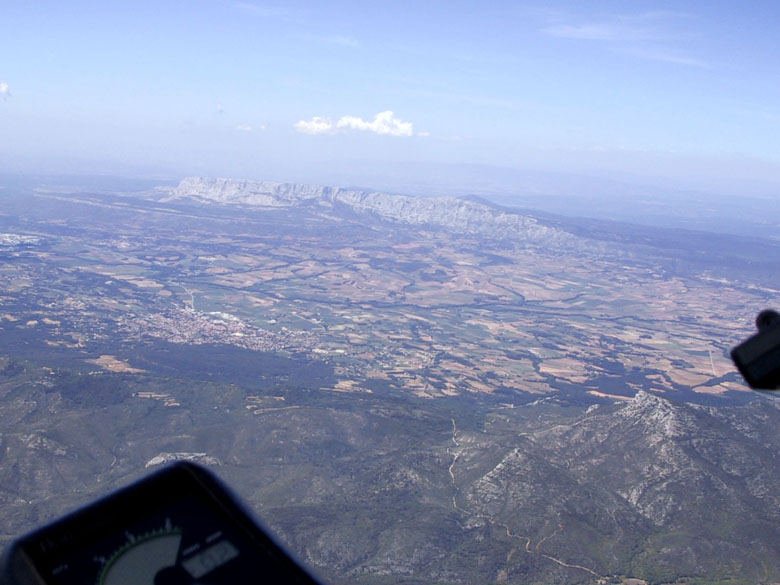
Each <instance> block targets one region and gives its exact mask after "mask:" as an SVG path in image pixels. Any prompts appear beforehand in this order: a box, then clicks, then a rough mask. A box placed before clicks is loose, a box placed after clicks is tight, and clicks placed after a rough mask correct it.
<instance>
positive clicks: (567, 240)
mask: <svg viewBox="0 0 780 585" xmlns="http://www.w3.org/2000/svg"><path fill="white" fill-rule="evenodd" d="M177 199H190V200H195V201H200V202H204V203H218V204H223V205H246V206H252V207H261V208H263V207H264V208H276V209H278V208H291V207H296V206H302V205H310V204H312V203H315V204H317V205H318V206H320V207H322V208H326V209H338V208H339V207H345V208H347V209H348V210H350V211H352V212H354V213H358V214H364V215H372V216H374V217H376V218H378V219H381V220H385V221H395V222H400V223H405V224H411V225H429V226H432V227H439V228H445V229H450V230H453V231H457V232H461V233H468V234H475V235H483V236H487V237H493V238H508V239H522V240H523V241H525V242H527V243H530V244H543V245H563V244H573V243H575V242H577V241H579V238H576V237H575V236H573V235H571V234H569V233H567V232H565V231H563V230H560V229H557V228H554V227H550V226H546V225H543V224H542V223H540V222H539V221H538V220H536V219H534V218H532V217H529V216H525V215H520V214H517V213H509V212H506V211H503V210H500V209H496V208H494V207H491V206H489V205H484V204H481V203H477V202H473V201H466V200H463V199H456V198H449V197H435V198H434V197H431V198H425V197H409V196H405V195H393V194H389V193H380V192H371V191H361V190H356V189H342V188H338V187H323V186H319V185H302V184H295V183H275V182H271V181H245V180H236V179H209V178H203V177H188V178H186V179H184V180H182V181H181V183H180V184H179V186H178V187H176V188H175V189H174V190H172V192H171V195H170V196H168V197H166V198H165V201H172V200H177Z"/></svg>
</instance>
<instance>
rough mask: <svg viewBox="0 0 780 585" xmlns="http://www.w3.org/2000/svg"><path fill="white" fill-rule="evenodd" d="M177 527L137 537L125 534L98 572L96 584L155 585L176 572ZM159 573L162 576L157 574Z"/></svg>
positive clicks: (177, 551) (178, 533)
mask: <svg viewBox="0 0 780 585" xmlns="http://www.w3.org/2000/svg"><path fill="white" fill-rule="evenodd" d="M180 544H181V531H179V530H176V529H168V530H165V529H164V530H161V531H158V532H154V533H151V534H147V535H144V536H140V537H134V536H132V535H128V541H127V543H126V544H125V545H124V546H122V547H121V548H120V549H119V550H117V551H116V552H115V553H114V554H113V555H112V556H111V558H110V559H109V560H108V561H107V562H106V564H105V566H104V568H103V570H102V571H101V572H100V575H99V577H98V580H97V583H98V585H159V584H160V582H161V581H165V582H170V580H169V579H167V578H165V575H167V574H168V573H171V572H176V566H175V565H176V559H177V558H178V556H179V545H180ZM161 577H162V578H161Z"/></svg>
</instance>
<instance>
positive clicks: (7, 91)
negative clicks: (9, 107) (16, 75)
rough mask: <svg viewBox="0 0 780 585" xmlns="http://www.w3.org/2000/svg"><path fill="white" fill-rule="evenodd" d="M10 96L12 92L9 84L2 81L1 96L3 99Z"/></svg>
mask: <svg viewBox="0 0 780 585" xmlns="http://www.w3.org/2000/svg"><path fill="white" fill-rule="evenodd" d="M10 95H11V90H10V89H8V84H7V83H6V82H5V81H0V96H3V99H6V98H8V97H9V96H10Z"/></svg>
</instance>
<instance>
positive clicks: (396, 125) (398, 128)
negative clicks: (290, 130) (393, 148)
mask: <svg viewBox="0 0 780 585" xmlns="http://www.w3.org/2000/svg"><path fill="white" fill-rule="evenodd" d="M293 127H294V128H295V129H296V130H297V131H298V132H301V133H303V134H336V133H338V132H348V131H350V130H357V131H359V132H373V133H374V134H379V135H382V136H414V126H413V125H412V123H411V122H404V121H403V120H400V119H398V118H396V117H395V114H393V112H392V111H391V110H386V111H384V112H379V113H378V114H377V115H376V116H374V119H373V120H371V121H370V122H369V121H366V120H364V119H363V118H358V117H357V116H342V117H341V118H339V120H338V121H337V122H336V123H335V124H334V123H333V120H331V119H330V118H322V117H320V116H315V117H314V118H312V119H311V120H310V121H308V122H306V121H304V120H301V121H300V122H296V123H295V124H293Z"/></svg>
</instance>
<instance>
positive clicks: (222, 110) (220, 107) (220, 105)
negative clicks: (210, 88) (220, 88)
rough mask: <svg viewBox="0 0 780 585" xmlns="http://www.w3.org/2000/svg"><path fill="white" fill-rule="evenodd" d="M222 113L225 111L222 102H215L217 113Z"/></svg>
mask: <svg viewBox="0 0 780 585" xmlns="http://www.w3.org/2000/svg"><path fill="white" fill-rule="evenodd" d="M223 113H225V108H224V107H223V106H222V104H217V114H223Z"/></svg>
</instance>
